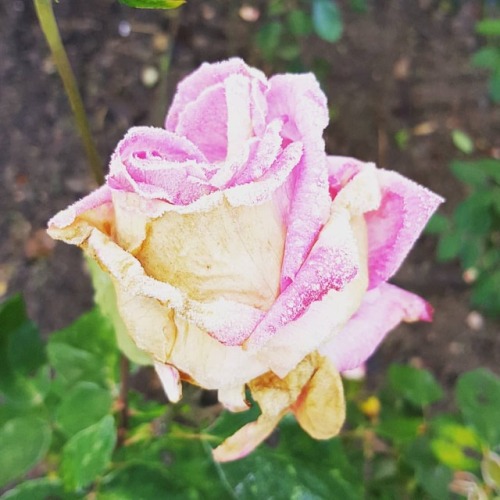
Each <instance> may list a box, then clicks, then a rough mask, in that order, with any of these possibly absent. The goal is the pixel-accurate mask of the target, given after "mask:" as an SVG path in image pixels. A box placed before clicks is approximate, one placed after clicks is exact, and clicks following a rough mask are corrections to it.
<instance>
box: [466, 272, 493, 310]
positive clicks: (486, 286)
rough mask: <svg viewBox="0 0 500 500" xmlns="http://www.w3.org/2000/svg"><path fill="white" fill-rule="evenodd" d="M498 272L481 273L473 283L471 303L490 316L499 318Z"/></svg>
mask: <svg viewBox="0 0 500 500" xmlns="http://www.w3.org/2000/svg"><path fill="white" fill-rule="evenodd" d="M499 290H500V270H499V269H497V270H495V271H493V272H492V273H483V274H481V275H480V276H479V279H478V280H477V281H476V282H475V283H474V288H473V289H472V295H471V302H472V304H473V305H474V306H476V307H478V308H479V309H481V310H483V311H485V312H486V313H488V314H490V315H492V316H496V317H498V316H500V294H499V293H498V291H499Z"/></svg>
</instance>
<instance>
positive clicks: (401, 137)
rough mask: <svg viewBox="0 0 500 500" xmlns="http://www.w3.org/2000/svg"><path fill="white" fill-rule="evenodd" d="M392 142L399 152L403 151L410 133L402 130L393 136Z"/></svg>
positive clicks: (408, 140)
mask: <svg viewBox="0 0 500 500" xmlns="http://www.w3.org/2000/svg"><path fill="white" fill-rule="evenodd" d="M394 140H395V141H396V144H397V145H398V148H399V149H400V150H401V151H404V150H405V149H406V148H407V146H408V143H409V142H410V133H409V132H408V130H406V129H404V128H402V129H400V130H398V131H397V132H396V133H395V134H394Z"/></svg>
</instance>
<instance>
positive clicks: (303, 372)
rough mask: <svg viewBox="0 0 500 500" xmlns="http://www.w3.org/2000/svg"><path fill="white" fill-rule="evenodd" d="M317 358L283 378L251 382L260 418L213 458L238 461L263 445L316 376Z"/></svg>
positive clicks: (268, 377)
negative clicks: (314, 375) (313, 376)
mask: <svg viewBox="0 0 500 500" xmlns="http://www.w3.org/2000/svg"><path fill="white" fill-rule="evenodd" d="M316 358H317V356H316V355H311V356H308V357H307V358H306V359H304V360H302V361H301V362H300V363H299V364H298V365H297V366H296V367H295V369H294V370H293V371H291V372H290V373H289V374H288V375H287V376H286V377H284V378H283V379H281V378H279V377H278V376H276V375H275V374H274V373H272V372H268V373H265V374H263V375H261V376H260V377H258V378H256V379H255V380H252V381H251V382H250V384H249V387H250V391H251V393H252V397H253V398H254V400H255V401H256V402H257V403H258V404H259V407H260V411H261V415H260V416H259V418H258V419H257V420H256V421H255V422H251V423H250V424H247V425H245V426H243V427H242V428H241V429H239V430H238V431H237V432H236V433H235V434H233V435H232V436H230V437H229V438H227V439H226V440H225V441H224V442H223V443H222V444H221V445H219V446H218V447H217V448H215V450H213V456H214V459H215V460H217V461H218V462H229V461H231V460H237V459H239V458H243V457H245V456H246V455H248V454H249V453H250V452H251V451H253V450H254V449H255V448H256V447H257V446H258V445H259V444H260V443H262V441H264V440H265V439H266V438H267V437H268V436H269V435H270V434H271V432H272V431H273V430H274V429H275V427H276V426H277V425H278V423H279V421H280V420H281V418H282V417H283V416H284V415H285V414H286V413H287V412H288V411H289V410H290V409H291V407H292V405H293V404H294V403H295V402H296V401H297V399H298V398H299V396H300V394H301V392H302V389H303V388H304V386H305V385H306V384H307V383H308V382H309V380H310V379H311V377H312V375H313V374H314V371H315V369H316V364H315V361H316Z"/></svg>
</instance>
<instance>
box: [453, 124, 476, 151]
mask: <svg viewBox="0 0 500 500" xmlns="http://www.w3.org/2000/svg"><path fill="white" fill-rule="evenodd" d="M451 138H452V140H453V144H454V145H455V147H456V148H457V149H459V150H460V151H462V153H465V154H466V155H470V154H471V153H473V152H474V142H473V141H472V139H471V138H470V136H469V135H468V134H466V133H465V132H464V131H463V130H458V129H455V130H452V132H451Z"/></svg>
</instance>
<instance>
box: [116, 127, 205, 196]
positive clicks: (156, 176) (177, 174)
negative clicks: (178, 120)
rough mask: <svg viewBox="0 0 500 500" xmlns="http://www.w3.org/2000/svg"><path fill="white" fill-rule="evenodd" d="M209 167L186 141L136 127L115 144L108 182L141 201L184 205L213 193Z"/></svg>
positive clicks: (164, 132) (150, 129)
mask: <svg viewBox="0 0 500 500" xmlns="http://www.w3.org/2000/svg"><path fill="white" fill-rule="evenodd" d="M212 168H213V167H212V166H211V165H210V164H208V163H206V159H205V156H204V155H203V153H201V152H200V151H199V149H198V148H197V147H196V146H195V145H194V144H193V143H191V142H190V141H189V140H187V139H186V138H184V137H180V136H177V135H175V134H173V133H171V132H168V131H166V130H163V129H157V128H152V127H135V128H132V129H131V130H130V131H129V132H128V133H127V134H126V136H125V137H124V139H122V141H121V142H120V143H119V144H118V146H117V148H116V150H115V153H114V154H113V157H112V159H111V165H110V174H109V175H108V178H107V183H108V185H109V186H110V187H111V188H112V189H114V190H117V191H129V192H135V193H136V194H138V195H140V196H141V197H142V198H146V199H157V200H164V201H167V202H169V203H173V204H179V205H186V204H189V203H192V202H193V201H195V200H197V199H199V198H200V197H201V196H203V195H205V194H209V193H211V192H213V191H215V188H213V187H212V186H210V185H209V183H208V180H207V175H209V173H210V169H212Z"/></svg>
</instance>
